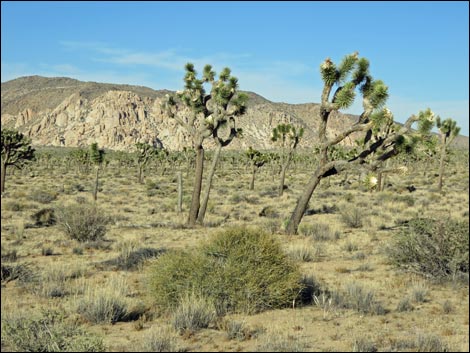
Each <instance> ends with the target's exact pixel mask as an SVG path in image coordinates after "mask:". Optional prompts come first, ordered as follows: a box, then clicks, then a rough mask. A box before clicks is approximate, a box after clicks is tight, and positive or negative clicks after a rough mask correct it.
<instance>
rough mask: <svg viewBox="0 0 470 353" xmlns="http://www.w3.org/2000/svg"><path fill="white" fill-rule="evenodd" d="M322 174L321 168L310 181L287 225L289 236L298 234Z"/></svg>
mask: <svg viewBox="0 0 470 353" xmlns="http://www.w3.org/2000/svg"><path fill="white" fill-rule="evenodd" d="M322 174H323V173H322V172H321V168H318V169H317V170H316V171H315V173H314V174H313V176H312V177H311V179H310V180H309V182H308V184H307V187H306V188H305V191H304V193H303V194H302V195H301V196H300V198H299V200H298V201H297V205H296V206H295V209H294V212H292V215H291V216H290V219H289V223H288V224H287V228H286V232H287V234H297V230H298V228H299V224H300V221H301V220H302V217H303V215H304V213H305V211H306V210H307V207H308V203H309V201H310V198H311V197H312V195H313V192H314V191H315V189H316V188H317V186H318V184H319V183H320V180H321V178H322Z"/></svg>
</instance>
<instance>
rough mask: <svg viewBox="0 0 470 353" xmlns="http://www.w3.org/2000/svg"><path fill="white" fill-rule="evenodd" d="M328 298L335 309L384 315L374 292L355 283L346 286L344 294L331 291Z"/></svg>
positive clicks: (383, 309) (384, 311)
mask: <svg viewBox="0 0 470 353" xmlns="http://www.w3.org/2000/svg"><path fill="white" fill-rule="evenodd" d="M329 296H330V298H331V299H332V304H333V305H334V306H335V307H339V308H345V309H353V310H356V311H357V312H359V313H362V314H370V315H384V314H386V310H385V308H384V307H383V306H382V304H381V303H380V302H378V301H377V300H376V299H375V294H374V292H372V291H368V290H366V289H364V287H363V286H361V285H360V284H357V283H355V282H352V283H348V284H347V285H346V290H345V293H340V292H338V291H332V292H330V293H329Z"/></svg>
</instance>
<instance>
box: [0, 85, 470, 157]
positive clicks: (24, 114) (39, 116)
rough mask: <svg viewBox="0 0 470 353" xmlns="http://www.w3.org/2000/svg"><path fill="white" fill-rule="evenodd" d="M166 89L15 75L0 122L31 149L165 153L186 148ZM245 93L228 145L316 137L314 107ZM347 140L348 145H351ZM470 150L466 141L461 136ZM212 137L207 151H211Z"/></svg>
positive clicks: (338, 119) (335, 121) (338, 125)
mask: <svg viewBox="0 0 470 353" xmlns="http://www.w3.org/2000/svg"><path fill="white" fill-rule="evenodd" d="M167 93H172V92H171V91H168V90H153V89H151V88H148V87H142V86H131V85H120V84H106V83H96V82H82V81H78V80H75V79H71V78H66V77H58V78H47V77H41V76H29V77H21V78H18V79H15V80H11V81H8V82H5V83H2V84H1V102H2V106H1V124H2V127H10V128H16V129H18V130H19V131H21V132H23V133H24V134H25V135H27V136H29V137H30V138H31V139H32V142H33V144H34V145H37V146H69V147H77V146H88V145H90V144H91V143H93V142H97V143H98V145H99V146H100V147H104V148H109V149H114V150H132V149H133V147H134V144H135V143H136V142H147V143H155V142H157V141H158V142H160V143H161V144H163V146H164V147H165V148H167V149H169V150H180V149H182V148H183V147H185V146H190V140H189V138H188V136H187V134H186V132H185V131H184V130H183V129H182V128H181V127H180V126H178V125H177V124H176V122H175V121H174V120H172V119H170V118H168V117H167V116H166V115H165V114H164V113H163V111H162V109H161V108H160V102H161V100H162V98H163V97H164V95H165V94H167ZM246 93H247V94H248V96H249V102H248V109H247V113H246V114H245V115H244V116H243V117H240V118H239V119H238V120H237V127H241V128H242V129H243V138H242V139H236V140H234V141H233V142H232V144H230V145H229V148H232V149H246V148H248V147H249V146H252V147H253V148H255V149H269V148H273V147H274V146H273V145H272V142H271V141H270V136H271V131H272V129H273V128H274V127H275V126H276V125H277V124H279V123H293V124H296V125H299V126H303V127H304V128H305V137H304V139H303V140H302V143H301V145H300V147H310V146H312V145H314V144H315V143H316V141H317V140H318V136H317V133H316V131H317V126H318V121H317V120H316V117H317V116H318V109H319V106H318V104H314V103H309V104H287V103H274V102H271V101H269V100H267V99H265V98H263V97H261V96H259V95H257V94H256V93H253V92H246ZM355 120H357V117H354V116H352V115H341V114H338V115H336V116H333V118H332V119H331V122H330V125H329V126H330V128H331V130H330V132H331V133H332V134H334V133H335V131H340V130H342V129H344V127H345V125H349V124H351V123H352V122H353V121H355ZM354 138H355V137H352V138H351V139H349V140H348V141H346V144H352V143H353V141H354ZM466 142H467V147H468V138H466ZM211 147H212V146H211V141H208V142H207V148H211Z"/></svg>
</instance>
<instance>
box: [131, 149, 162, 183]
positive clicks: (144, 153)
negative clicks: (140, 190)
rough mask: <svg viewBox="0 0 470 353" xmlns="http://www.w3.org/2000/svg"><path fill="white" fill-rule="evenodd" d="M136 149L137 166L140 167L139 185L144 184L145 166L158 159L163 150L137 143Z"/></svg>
mask: <svg viewBox="0 0 470 353" xmlns="http://www.w3.org/2000/svg"><path fill="white" fill-rule="evenodd" d="M135 148H136V150H137V152H136V154H137V165H138V166H139V183H143V182H144V168H145V166H146V165H147V164H148V162H149V161H150V160H151V159H152V158H155V157H157V156H158V154H159V153H160V152H161V151H162V149H161V148H157V147H155V146H152V145H149V144H147V143H142V142H138V143H136V144H135Z"/></svg>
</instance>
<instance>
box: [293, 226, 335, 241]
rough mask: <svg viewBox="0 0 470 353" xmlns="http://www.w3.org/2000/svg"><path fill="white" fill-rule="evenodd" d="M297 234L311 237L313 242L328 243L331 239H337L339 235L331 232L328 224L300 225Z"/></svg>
mask: <svg viewBox="0 0 470 353" xmlns="http://www.w3.org/2000/svg"><path fill="white" fill-rule="evenodd" d="M299 234H301V235H304V236H308V237H312V239H313V240H315V241H328V240H332V239H339V233H338V232H333V231H332V230H331V228H330V226H329V225H328V224H324V223H315V224H312V225H310V224H301V225H300V226H299Z"/></svg>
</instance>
